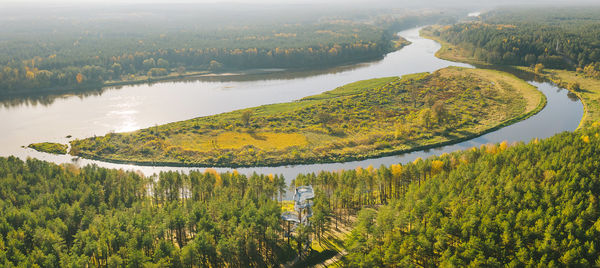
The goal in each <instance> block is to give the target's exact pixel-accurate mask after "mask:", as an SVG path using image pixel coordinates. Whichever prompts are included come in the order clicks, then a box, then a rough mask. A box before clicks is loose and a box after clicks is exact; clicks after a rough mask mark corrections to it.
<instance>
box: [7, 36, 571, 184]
mask: <svg viewBox="0 0 600 268" xmlns="http://www.w3.org/2000/svg"><path fill="white" fill-rule="evenodd" d="M418 31H419V29H418V28H413V29H409V30H406V31H402V32H400V33H399V35H400V36H402V37H404V38H406V39H408V40H409V41H411V42H412V44H411V45H409V46H406V47H404V48H403V49H401V50H399V51H395V52H392V53H389V54H387V55H386V56H385V57H384V58H383V59H381V60H378V61H375V62H370V63H363V64H357V65H352V66H344V67H339V68H334V69H328V70H316V71H304V72H295V73H290V72H283V73H275V74H271V75H259V76H250V77H244V78H243V79H242V78H241V77H240V78H239V79H238V78H236V77H230V78H217V79H215V78H212V79H210V81H208V80H187V81H174V82H161V83H156V84H142V85H132V86H124V87H120V88H105V89H102V90H99V91H97V92H91V93H88V94H86V95H61V96H52V97H47V98H41V99H39V98H38V99H27V98H23V99H12V100H10V101H8V100H5V101H2V102H0V125H1V126H2V131H0V156H9V155H15V156H18V157H20V158H22V159H26V158H27V157H33V158H38V159H42V160H46V161H51V162H55V163H74V164H77V165H86V164H92V163H94V164H97V165H99V166H102V167H107V168H122V169H126V170H139V171H141V172H142V173H144V174H146V175H151V174H154V173H158V172H160V171H167V170H179V171H184V172H185V171H189V170H194V169H199V168H185V167H152V166H136V165H125V164H114V163H106V162H101V161H94V160H87V159H74V158H73V157H71V156H65V155H62V156H57V155H51V154H46V153H40V152H36V151H34V150H32V149H27V148H23V147H22V146H27V145H28V144H30V143H33V142H42V141H51V142H60V143H68V141H69V140H70V139H74V138H86V137H90V136H94V135H98V136H99V135H105V134H106V133H108V132H111V131H115V132H126V131H132V130H136V129H140V128H146V127H150V126H154V125H160V124H164V123H168V122H173V121H180V120H186V119H190V118H194V117H199V116H206V115H213V114H218V113H222V112H228V111H232V110H236V109H240V108H247V107H253V106H258V105H264V104H270V103H279V102H288V101H292V100H296V99H300V98H302V97H306V96H309V95H314V94H318V93H321V92H324V91H328V90H331V89H334V88H336V87H338V86H342V85H344V84H347V83H350V82H354V81H357V80H362V79H369V78H377V77H386V76H401V75H404V74H410V73H418V72H431V71H435V70H437V69H440V68H444V67H447V66H451V65H452V66H463V67H473V66H470V65H467V64H462V63H455V62H450V61H445V60H441V59H438V58H436V57H435V56H434V54H435V52H436V51H437V50H438V49H439V48H440V45H439V44H438V43H436V42H434V41H432V40H429V39H424V38H421V37H419V34H418ZM530 83H531V84H533V85H535V86H537V87H538V88H539V89H540V90H541V91H542V92H543V93H544V94H545V95H546V97H547V99H548V104H547V106H546V108H545V109H543V110H542V111H541V112H540V113H538V114H537V115H535V116H532V117H530V118H529V119H527V120H524V121H521V122H519V123H516V124H513V125H511V126H508V127H505V128H502V129H499V130H497V131H494V132H491V133H489V134H486V135H483V136H480V137H478V138H475V139H472V140H469V141H465V142H461V143H458V144H454V145H449V146H443V147H439V148H436V149H430V150H424V151H417V152H412V153H406V154H401V155H396V156H388V157H381V158H374V159H367V160H362V161H352V162H346V163H331V164H311V165H293V166H281V167H255V168H238V169H237V170H238V171H239V172H240V173H245V174H251V173H253V172H257V173H264V174H269V173H273V174H283V175H284V176H285V178H286V181H288V182H289V181H291V180H292V179H293V178H295V177H296V175H297V174H299V173H308V172H319V171H320V170H329V171H333V170H339V169H353V168H356V167H357V166H362V167H366V166H369V165H373V166H375V167H377V166H379V165H382V164H383V165H390V164H396V163H406V162H409V161H413V160H414V159H416V158H417V157H421V158H425V157H428V156H431V155H439V154H442V153H445V152H452V151H456V150H460V149H467V148H470V147H473V146H479V145H481V144H487V143H496V142H501V141H504V140H506V141H508V142H516V141H524V142H527V141H530V140H531V139H533V138H536V137H537V138H546V137H550V136H552V135H554V134H556V133H559V132H562V131H572V130H574V129H576V128H577V126H578V124H579V121H580V120H581V117H582V115H583V106H582V104H581V103H580V102H579V101H578V100H577V99H575V98H573V97H572V96H571V97H570V96H568V94H567V93H568V92H567V91H566V90H564V89H560V88H558V87H556V86H555V85H553V84H551V83H545V82H535V81H530ZM68 135H70V136H72V137H71V138H66V137H67V136H68ZM200 169H201V168H200ZM215 169H216V170H218V171H228V170H230V169H227V168H215Z"/></svg>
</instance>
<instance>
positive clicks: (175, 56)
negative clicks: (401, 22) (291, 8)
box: [0, 22, 395, 93]
mask: <svg viewBox="0 0 600 268" xmlns="http://www.w3.org/2000/svg"><path fill="white" fill-rule="evenodd" d="M15 38H16V37H15ZM394 38H395V37H394V36H393V35H392V34H390V33H389V32H387V31H384V30H383V29H382V28H379V27H376V26H371V25H367V24H359V23H353V22H338V23H320V24H295V25H286V26H272V27H271V28H269V27H258V26H256V27H254V28H253V27H246V28H244V29H239V30H237V29H229V28H226V29H220V30H218V31H214V30H206V31H202V30H196V31H194V32H191V33H190V32H187V31H185V32H184V33H182V32H165V33H161V34H159V33H148V34H137V35H134V38H132V37H130V36H129V35H127V34H114V33H113V34H111V33H104V32H92V33H88V32H86V33H85V34H83V33H82V34H80V35H78V34H76V33H72V34H70V35H59V36H57V37H56V38H55V40H52V41H51V42H48V41H47V40H45V39H41V40H37V39H35V38H33V39H31V38H29V39H25V40H19V39H15V40H12V39H8V40H5V41H2V46H3V48H2V49H0V50H1V51H2V52H3V54H4V56H2V57H0V93H15V92H31V91H36V90H46V89H53V88H54V89H56V88H80V87H90V86H98V85H102V84H103V83H104V82H107V81H128V80H140V79H145V78H151V77H160V76H166V75H169V74H171V75H174V76H178V75H183V74H185V73H187V72H190V71H193V72H199V71H208V72H219V71H226V70H240V69H247V68H307V67H314V66H320V67H322V66H331V65H337V64H341V63H347V62H352V61H358V60H365V59H375V58H378V57H381V56H382V55H384V54H385V53H387V52H389V51H390V50H391V49H393V42H392V41H393V39H394ZM24 42H25V43H24Z"/></svg>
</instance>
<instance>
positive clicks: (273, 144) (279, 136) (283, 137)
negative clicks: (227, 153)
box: [216, 132, 308, 150]
mask: <svg viewBox="0 0 600 268" xmlns="http://www.w3.org/2000/svg"><path fill="white" fill-rule="evenodd" d="M216 141H217V146H218V147H219V148H222V149H239V148H242V147H244V146H246V145H252V146H254V147H257V148H260V149H263V150H278V149H284V148H287V147H290V146H302V145H306V144H307V143H308V142H307V140H306V137H305V136H304V135H302V134H299V133H274V132H256V133H252V134H250V133H241V132H224V133H221V134H219V135H218V136H217V139H216Z"/></svg>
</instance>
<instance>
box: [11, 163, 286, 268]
mask: <svg viewBox="0 0 600 268" xmlns="http://www.w3.org/2000/svg"><path fill="white" fill-rule="evenodd" d="M284 191H285V183H284V182H283V177H280V176H272V175H270V176H266V175H253V176H244V175H240V174H237V173H226V174H218V173H216V172H213V171H210V170H209V171H207V172H203V173H200V172H191V173H190V174H189V175H183V174H179V173H161V174H160V175H159V176H158V178H155V177H144V176H140V175H138V174H136V173H134V172H124V171H122V170H110V169H104V168H98V167H96V166H87V167H84V168H81V169H79V168H77V167H74V166H71V165H68V164H67V165H63V166H59V165H55V164H50V163H47V162H42V161H39V160H33V159H32V160H27V161H21V160H19V159H17V158H14V157H9V158H0V265H2V266H5V267H11V266H35V265H39V266H41V267H83V266H88V265H89V266H103V267H106V266H110V267H122V266H128V267H140V266H142V265H144V264H148V263H154V264H158V266H159V267H167V266H168V267H191V265H199V266H208V265H210V266H213V267H218V266H236V267H244V266H245V267H248V266H263V267H264V266H273V265H275V264H278V263H281V262H283V261H284V260H286V259H288V258H289V256H290V254H291V251H290V250H291V248H290V247H289V246H288V244H286V243H284V241H283V238H282V235H281V232H282V227H281V224H280V221H279V217H280V206H279V205H278V203H277V202H276V201H275V200H277V199H278V198H279V197H280V196H281V194H282V193H283V192H284Z"/></svg>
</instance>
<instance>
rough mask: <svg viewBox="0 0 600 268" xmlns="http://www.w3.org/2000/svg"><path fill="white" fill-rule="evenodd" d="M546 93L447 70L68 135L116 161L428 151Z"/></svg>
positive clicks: (497, 122) (266, 161)
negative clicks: (138, 126) (130, 128)
mask: <svg viewBox="0 0 600 268" xmlns="http://www.w3.org/2000/svg"><path fill="white" fill-rule="evenodd" d="M544 104H545V98H544V96H543V94H541V93H540V92H539V91H537V90H536V89H535V88H534V87H533V86H531V85H529V84H527V83H526V82H525V81H522V80H520V79H518V78H516V77H514V76H512V75H509V74H506V73H502V72H499V71H491V70H482V69H467V68H458V67H449V68H445V69H441V70H438V71H436V72H434V73H420V74H412V75H406V76H404V77H402V78H399V77H387V78H378V79H370V80H364V81H358V82H355V83H351V84H348V85H345V86H342V87H339V88H336V89H334V90H331V91H328V92H325V93H322V94H319V95H314V96H309V97H306V98H303V99H301V100H298V101H294V102H289V103H280V104H272V105H264V106H259V107H255V108H249V109H243V110H238V111H233V112H228V113H223V114H218V115H213V116H207V117H200V118H195V119H191V120H186V121H180V122H174V123H170V124H166V125H161V126H156V127H151V128H147V129H142V130H138V131H135V132H130V133H111V134H108V135H106V136H103V137H94V138H88V139H83V140H75V141H72V142H71V151H70V153H71V154H72V155H78V156H82V157H86V158H93V159H101V160H106V161H114V162H128V163H137V164H153V165H186V166H230V167H237V166H265V165H285V164H299V163H316V162H335V161H348V160H354V159H364V158H370V157H377V156H382V155H391V154H396V153H400V152H406V151H410V150H416V149H422V148H430V147H434V146H438V145H440V144H447V143H452V142H457V141H460V140H464V139H467V138H470V137H474V136H477V135H481V134H483V133H485V132H486V131H489V130H492V129H495V128H498V127H500V126H504V125H507V124H510V123H513V122H515V121H518V120H522V119H523V118H526V117H527V116H530V115H531V114H533V113H535V112H537V111H539V109H541V107H543V105H544Z"/></svg>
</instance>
